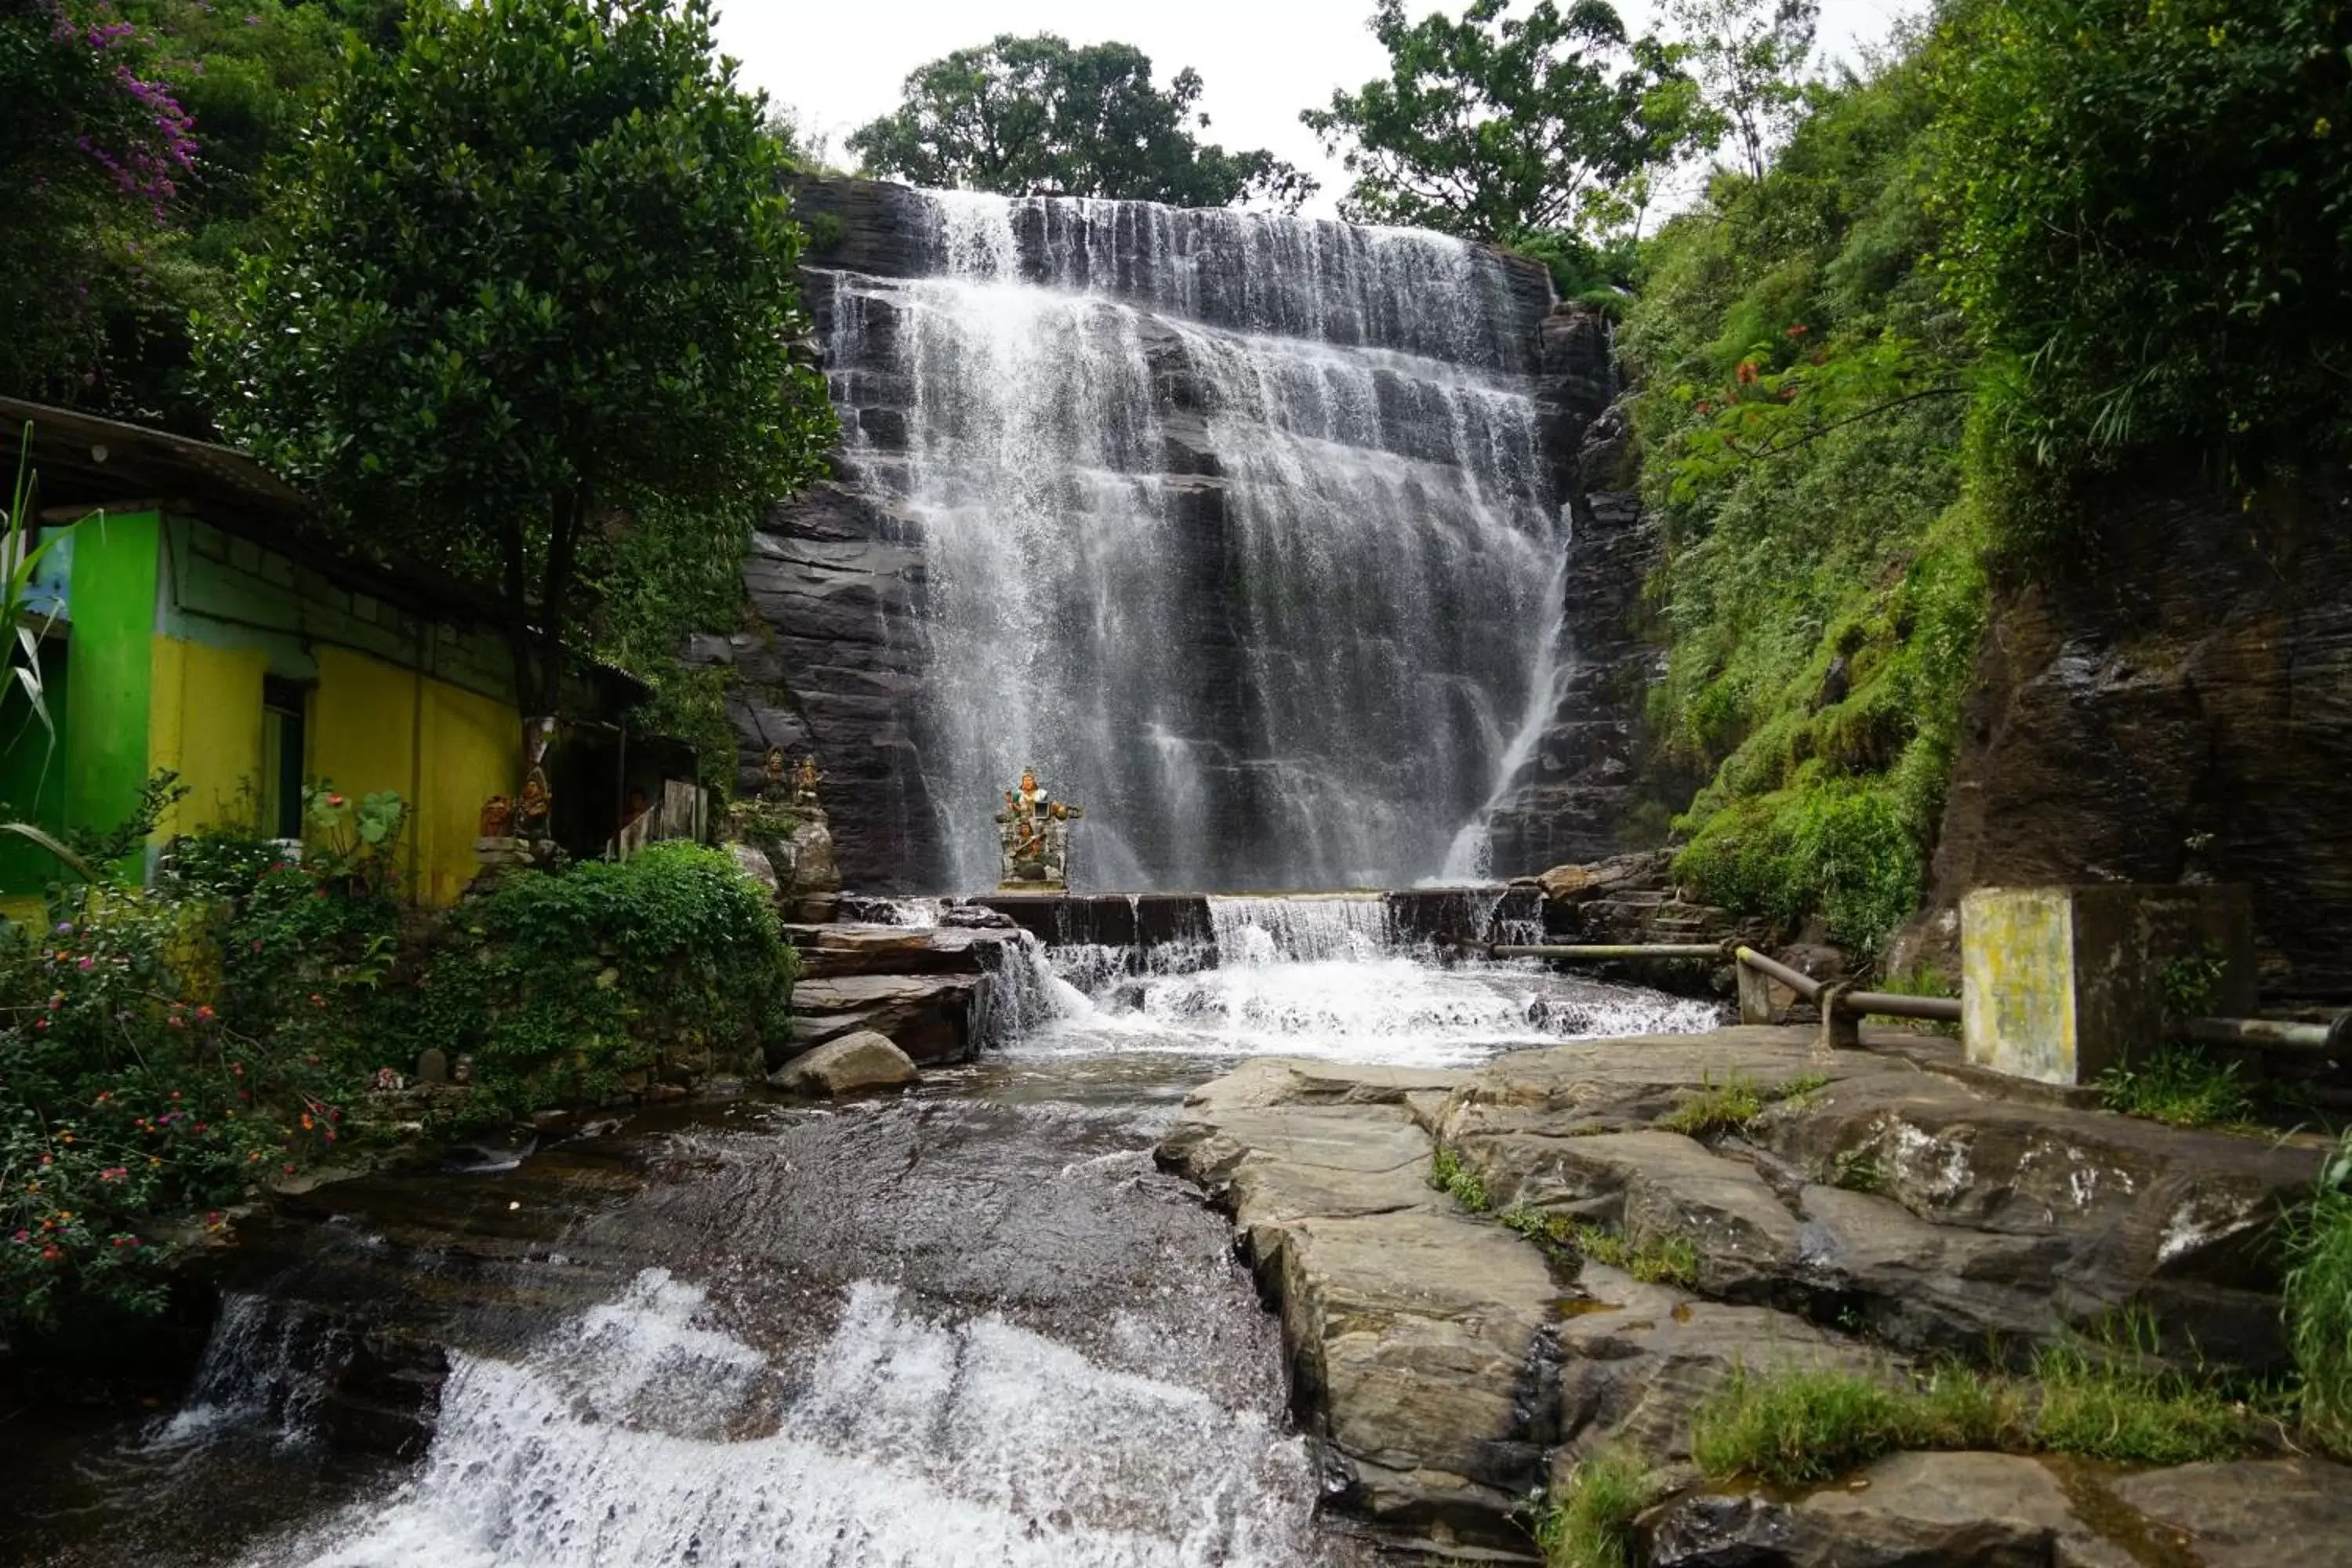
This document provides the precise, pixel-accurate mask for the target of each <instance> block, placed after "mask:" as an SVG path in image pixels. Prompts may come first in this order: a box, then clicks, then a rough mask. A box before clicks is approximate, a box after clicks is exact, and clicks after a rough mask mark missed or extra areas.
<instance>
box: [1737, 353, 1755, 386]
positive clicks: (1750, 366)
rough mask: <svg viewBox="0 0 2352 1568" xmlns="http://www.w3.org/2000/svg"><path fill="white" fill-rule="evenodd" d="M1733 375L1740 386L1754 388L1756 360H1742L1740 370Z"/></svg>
mask: <svg viewBox="0 0 2352 1568" xmlns="http://www.w3.org/2000/svg"><path fill="white" fill-rule="evenodd" d="M1733 374H1734V376H1735V378H1736V379H1737V380H1738V383H1739V384H1740V385H1742V386H1753V385H1755V384H1756V362H1755V361H1754V360H1747V359H1744V360H1741V361H1740V362H1739V368H1738V370H1737V371H1736V372H1734V373H1733Z"/></svg>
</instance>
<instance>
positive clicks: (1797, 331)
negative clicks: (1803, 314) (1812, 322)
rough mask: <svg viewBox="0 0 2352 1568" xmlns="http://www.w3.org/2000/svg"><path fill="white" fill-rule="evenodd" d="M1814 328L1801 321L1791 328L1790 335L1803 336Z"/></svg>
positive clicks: (1793, 336)
mask: <svg viewBox="0 0 2352 1568" xmlns="http://www.w3.org/2000/svg"><path fill="white" fill-rule="evenodd" d="M1812 330H1813V329H1812V328H1811V327H1809V326H1807V325H1805V323H1804V322H1802V321H1799V322H1798V323H1797V324H1796V325H1795V326H1793V327H1790V329H1789V335H1790V337H1792V338H1801V337H1803V336H1804V335H1805V334H1806V333H1807V332H1810V331H1812Z"/></svg>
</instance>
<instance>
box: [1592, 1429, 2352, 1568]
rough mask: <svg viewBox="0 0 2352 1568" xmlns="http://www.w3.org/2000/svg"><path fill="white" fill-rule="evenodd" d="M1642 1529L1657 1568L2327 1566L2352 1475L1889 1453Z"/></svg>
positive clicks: (1664, 1514) (2346, 1534)
mask: <svg viewBox="0 0 2352 1568" xmlns="http://www.w3.org/2000/svg"><path fill="white" fill-rule="evenodd" d="M1639 1529H1640V1533H1641V1537H1642V1542H1643V1552H1644V1557H1643V1560H1644V1561H1645V1562H1646V1563H1649V1564H1650V1565H1651V1568H1931V1565H1932V1568H2304V1565H2305V1564H2309V1565H2311V1568H2321V1565H2323V1564H2326V1565H2333V1564H2336V1563H2343V1562H2345V1561H2347V1545H2352V1469H2347V1468H2345V1467H2344V1466H2341V1465H2331V1464H2327V1463H2326V1462H2325V1461H2322V1460H2317V1459H2261V1460H2244V1461H2240V1462H2237V1463H2232V1464H2210V1465H2183V1466H2179V1467H2178V1468H2171V1469H2162V1470H2147V1471H2142V1472H2140V1473H2139V1474H2137V1475H2129V1476H2122V1477H2117V1476H2114V1475H2111V1474H2105V1473H2102V1472H2101V1471H2100V1470H2099V1469H2098V1468H2095V1467H2092V1466H2088V1465H2084V1464H2083V1463H2081V1462H2079V1461H2069V1460H2064V1459H2037V1458H2026V1457H2023V1456H2020V1455H2015V1454H1981V1453H1945V1454H1897V1455H1895V1456H1893V1457H1891V1458H1886V1459H1882V1460H1880V1461H1879V1462H1878V1463H1876V1464H1874V1465H1872V1466H1869V1467H1868V1468H1864V1469H1863V1470H1862V1471H1860V1472H1858V1473H1857V1474H1856V1475H1854V1476H1853V1477H1851V1478H1849V1479H1846V1480H1844V1481H1843V1482H1841V1483H1839V1484H1837V1485H1834V1486H1831V1487H1827V1488H1824V1489H1822V1490H1820V1491H1817V1492H1814V1493H1812V1494H1811V1496H1808V1497H1804V1498H1801V1499H1798V1500H1794V1501H1790V1500H1784V1499H1779V1498H1773V1497H1769V1496H1766V1495H1764V1494H1762V1493H1745V1494H1743V1493H1738V1492H1692V1493H1687V1494H1685V1495H1683V1496H1680V1497H1677V1498H1675V1499H1672V1500H1669V1501H1667V1502H1665V1503H1663V1504H1661V1505H1659V1506H1658V1507H1656V1508H1654V1509H1653V1510H1651V1511H1650V1512H1649V1513H1648V1514H1646V1515H1644V1516H1643V1519H1642V1521H1640V1526H1639Z"/></svg>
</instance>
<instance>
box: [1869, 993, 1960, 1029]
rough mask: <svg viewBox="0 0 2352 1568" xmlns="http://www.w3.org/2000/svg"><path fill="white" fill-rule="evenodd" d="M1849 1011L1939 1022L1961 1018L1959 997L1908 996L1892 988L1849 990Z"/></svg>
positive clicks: (1954, 1022) (1943, 1022) (1946, 1022)
mask: <svg viewBox="0 0 2352 1568" xmlns="http://www.w3.org/2000/svg"><path fill="white" fill-rule="evenodd" d="M1845 1006H1846V1009H1847V1011H1849V1012H1853V1013H1875V1014H1877V1015H1879V1016H1881V1017H1885V1018H1927V1019H1931V1020H1933V1021H1934V1022H1936V1023H1938V1024H1957V1023H1958V1022H1959V1021H1960V999H1959V998H1958V997H1957V996H1904V995H1900V994H1896V993H1895V992H1892V991H1849V992H1847V993H1846V994H1845Z"/></svg>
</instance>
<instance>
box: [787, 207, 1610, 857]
mask: <svg viewBox="0 0 2352 1568" xmlns="http://www.w3.org/2000/svg"><path fill="white" fill-rule="evenodd" d="M919 200H920V202H921V203H922V204H923V210H924V212H925V214H926V215H927V227H928V234H927V236H926V244H927V246H928V256H927V258H926V261H927V267H928V269H929V273H930V274H931V275H929V276H925V277H919V278H914V279H895V280H884V279H877V278H873V277H870V276H866V275H864V274H856V273H850V272H841V273H837V274H835V285H834V290H833V296H832V298H831V300H830V301H829V308H828V310H827V312H826V313H827V315H828V319H829V322H830V328H829V333H830V341H829V342H828V360H829V363H830V364H831V365H832V367H833V376H834V387H835V396H836V399H837V400H838V401H840V402H841V403H842V404H843V405H844V406H845V408H849V409H852V410H860V409H864V408H866V407H871V406H877V405H878V406H881V407H883V409H884V413H885V414H887V417H884V416H876V417H870V418H869V417H867V416H865V415H864V414H863V413H859V414H857V415H856V416H855V417H853V418H852V419H851V420H850V421H848V428H849V430H850V434H849V436H848V437H847V439H846V445H845V454H844V456H845V467H847V468H850V469H852V470H854V471H855V472H856V474H857V475H858V476H859V482H861V483H863V484H865V485H866V486H868V487H872V488H878V489H882V490H884V491H887V493H888V494H889V495H890V497H891V498H892V505H893V507H894V508H895V515H897V516H898V517H900V518H901V519H902V525H903V528H904V531H905V532H906V535H907V537H908V539H909V541H910V542H914V543H916V544H917V545H919V554H920V562H921V566H920V571H921V574H922V584H923V588H922V598H923V603H922V605H921V606H920V611H919V615H918V616H917V617H916V626H915V629H914V630H913V632H912V633H911V635H912V636H913V637H915V638H916V640H918V641H919V643H920V644H921V647H920V648H919V650H914V651H913V652H912V653H910V656H909V660H908V662H909V663H911V664H913V665H915V666H918V667H919V668H920V669H921V671H922V673H921V677H920V681H919V689H918V696H917V698H916V704H917V711H916V715H915V725H914V727H915V729H916V731H918V732H919V733H918V743H917V744H916V746H915V748H914V752H915V754H916V755H918V756H919V759H920V761H919V768H920V771H921V773H922V789H921V792H920V793H921V795H923V796H924V797H925V798H927V799H928V800H929V802H930V803H931V806H930V809H931V810H932V811H933V812H934V813H935V814H936V816H937V819H938V820H937V822H936V824H935V825H934V830H935V833H936V836H937V838H938V840H939V841H940V843H941V844H942V845H943V846H944V859H945V864H944V866H943V868H941V869H942V873H943V876H944V878H945V879H946V880H947V881H949V882H950V883H952V884H953V885H956V886H960V887H964V888H977V887H982V886H986V885H990V884H992V882H993V880H994V879H995V875H996V853H997V851H996V846H995V843H994V840H993V837H992V833H991V831H990V827H989V823H988V820H987V819H988V816H989V813H990V808H991V807H992V805H993V803H995V802H996V800H997V799H998V795H999V792H1001V791H1002V790H1003V787H1004V785H1005V784H1007V783H1008V782H1010V780H1011V779H1012V778H1013V775H1014V774H1015V773H1017V772H1018V771H1019V770H1020V769H1021V768H1022V767H1024V766H1025V765H1034V766H1036V767H1037V768H1038V769H1039V770H1040V771H1041V772H1042V773H1045V776H1046V778H1047V781H1048V782H1049V783H1050V784H1053V785H1055V787H1056V788H1057V789H1058V790H1059V791H1060V792H1061V793H1062V794H1063V795H1066V796H1067V797H1068V798H1070V799H1073V800H1075V801H1076V802H1078V803H1079V804H1081V805H1084V806H1086V807H1087V811H1088V820H1087V824H1086V826H1085V827H1084V828H1083V830H1082V832H1081V834H1080V837H1079V841H1078V842H1079V851H1078V858H1077V863H1076V867H1075V868H1074V874H1075V875H1076V877H1077V879H1079V880H1080V881H1081V882H1083V883H1089V884H1091V885H1094V886H1097V887H1101V886H1109V887H1129V888H1172V887H1188V888H1189V887H1225V888H1248V887H1260V888H1340V887H1364V886H1394V885H1404V884H1410V883H1412V882H1413V881H1416V880H1419V879H1425V878H1429V877H1432V876H1434V875H1436V874H1439V873H1440V872H1442V871H1443V872H1449V873H1451V874H1455V875H1460V874H1462V873H1465V872H1467V871H1471V870H1474V869H1475V861H1476V848H1477V846H1478V843H1479V835H1478V833H1477V832H1476V831H1475V821H1476V819H1477V818H1478V816H1479V815H1480V813H1481V812H1482V810H1484V809H1485V808H1486V806H1487V805H1488V804H1489V803H1490V802H1491V801H1492V799H1493V798H1494V797H1495V795H1496V790H1497V788H1498V785H1499V784H1500V782H1501V781H1502V779H1503V777H1504V775H1505V773H1506V771H1507V769H1508V767H1509V766H1510V765H1511V764H1512V763H1513V762H1514V761H1515V757H1514V743H1515V742H1516V741H1517V740H1518V739H1519V738H1520V737H1521V736H1523V735H1524V734H1525V733H1527V732H1528V725H1529V722H1530V719H1529V715H1530V714H1531V713H1535V712H1538V710H1541V709H1543V707H1544V705H1545V704H1546V703H1548V702H1549V700H1550V698H1551V696H1552V695H1553V694H1552V693H1551V692H1550V691H1549V689H1548V687H1549V682H1548V681H1547V679H1546V675H1545V672H1546V671H1547V670H1548V669H1549V668H1550V666H1551V655H1550V651H1549V649H1550V645H1551V643H1552V642H1553V640H1554V639H1555V638H1556V636H1557V633H1558V630H1559V602H1560V595H1559V577H1558V574H1559V567H1560V562H1561V559H1562V550H1561V546H1562V542H1563V541H1562V531H1563V527H1564V524H1563V522H1562V520H1561V517H1560V511H1559V507H1558V505H1557V504H1556V501H1555V498H1554V497H1553V495H1552V493H1551V481H1550V477H1549V466H1548V463H1549V459H1548V458H1547V455H1546V450H1545V446H1544V426H1543V420H1542V417H1541V415H1540V412H1539V409H1538V402H1537V399H1536V397H1535V395H1534V394H1533V391H1532V386H1533V383H1532V382H1531V380H1530V379H1529V377H1528V375H1527V374H1525V373H1526V370H1527V366H1526V364H1525V363H1524V362H1525V361H1526V360H1527V358H1528V357H1529V355H1530V354H1531V353H1532V348H1533V345H1532V343H1531V342H1523V341H1522V339H1524V338H1526V337H1527V336H1528V333H1527V332H1526V331H1525V327H1526V322H1525V319H1524V313H1523V308H1524V301H1523V300H1515V299H1514V297H1513V296H1512V294H1511V292H1510V279H1509V278H1508V277H1507V275H1506V272H1505V269H1504V266H1503V264H1502V263H1501V262H1500V261H1499V260H1498V259H1497V258H1495V257H1494V256H1492V255H1491V254H1489V253H1486V252H1482V251H1479V250H1476V249H1475V248H1473V247H1466V246H1464V245H1462V244H1460V243H1459V242H1457V241H1454V240H1452V239H1448V238H1445V237H1440V236H1436V235H1431V234H1423V233H1416V232H1406V231H1397V230H1381V229H1368V228H1359V227H1350V226H1345V225H1339V224H1333V223H1317V222H1310V221H1307V220H1301V219H1287V218H1276V217H1269V216H1260V215H1249V214H1239V213H1231V212H1188V211H1176V210H1171V209H1168V208H1162V207H1158V206H1153V205H1148V204H1140V203H1123V202H1094V201H1077V200H1066V199H1060V198H1051V199H1048V198H1032V199H1025V200H1016V199H1007V198H1003V197H996V196H985V195H961V194H957V195H948V194H929V193H926V194H923V195H920V197H919ZM894 403H895V404H896V406H895V407H890V406H887V405H891V404H894ZM1538 688H1546V689H1538ZM1520 749H1521V750H1523V749H1524V748H1520ZM1465 824H1471V825H1474V826H1473V828H1472V829H1471V830H1470V831H1469V832H1468V833H1467V837H1465ZM1465 845H1466V846H1468V847H1467V848H1466V849H1465Z"/></svg>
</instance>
